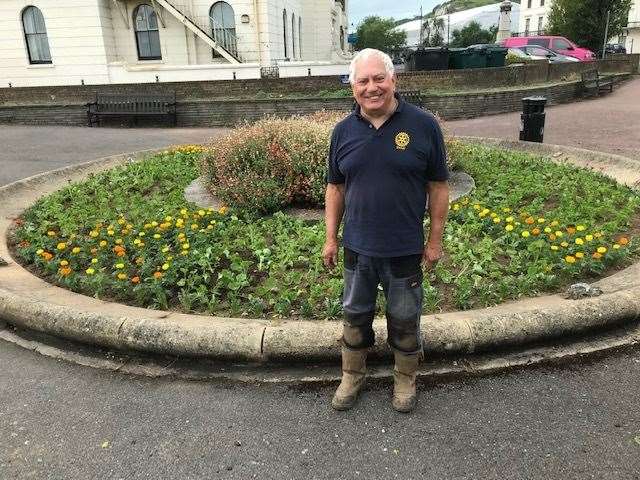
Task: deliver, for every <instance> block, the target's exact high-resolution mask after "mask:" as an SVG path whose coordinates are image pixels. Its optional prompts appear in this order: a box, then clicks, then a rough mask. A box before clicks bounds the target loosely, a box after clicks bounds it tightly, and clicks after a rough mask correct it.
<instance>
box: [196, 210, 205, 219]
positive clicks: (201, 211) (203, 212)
mask: <svg viewBox="0 0 640 480" xmlns="http://www.w3.org/2000/svg"><path fill="white" fill-rule="evenodd" d="M206 213H207V212H205V211H204V210H198V215H200V216H201V217H204V216H205V215H206Z"/></svg>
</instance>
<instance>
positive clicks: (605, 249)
mask: <svg viewBox="0 0 640 480" xmlns="http://www.w3.org/2000/svg"><path fill="white" fill-rule="evenodd" d="M597 252H598V253H607V247H598V250H597Z"/></svg>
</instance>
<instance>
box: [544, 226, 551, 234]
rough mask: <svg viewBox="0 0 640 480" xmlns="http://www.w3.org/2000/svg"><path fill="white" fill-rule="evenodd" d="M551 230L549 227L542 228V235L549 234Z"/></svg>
mask: <svg viewBox="0 0 640 480" xmlns="http://www.w3.org/2000/svg"><path fill="white" fill-rule="evenodd" d="M552 231H553V230H551V228H549V227H544V233H551V232H552Z"/></svg>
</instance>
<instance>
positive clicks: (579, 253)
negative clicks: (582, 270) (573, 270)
mask: <svg viewBox="0 0 640 480" xmlns="http://www.w3.org/2000/svg"><path fill="white" fill-rule="evenodd" d="M575 256H576V258H584V253H582V252H576V253H575Z"/></svg>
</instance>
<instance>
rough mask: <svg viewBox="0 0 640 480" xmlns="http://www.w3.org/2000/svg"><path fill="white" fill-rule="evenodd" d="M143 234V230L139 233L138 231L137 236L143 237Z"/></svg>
mask: <svg viewBox="0 0 640 480" xmlns="http://www.w3.org/2000/svg"><path fill="white" fill-rule="evenodd" d="M145 235H146V233H144V232H140V233H138V236H139V237H144V236H145Z"/></svg>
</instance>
